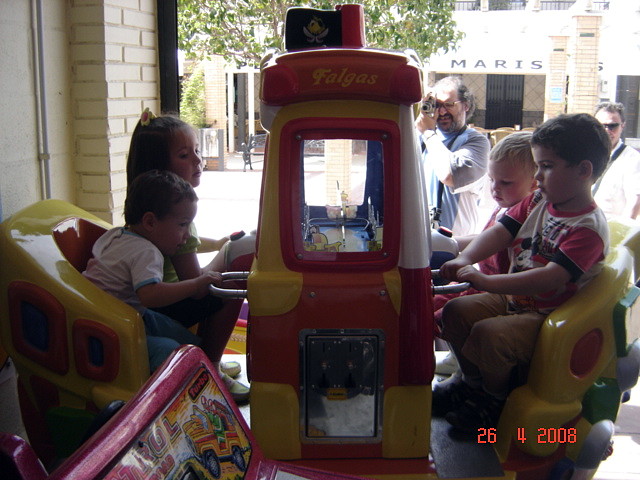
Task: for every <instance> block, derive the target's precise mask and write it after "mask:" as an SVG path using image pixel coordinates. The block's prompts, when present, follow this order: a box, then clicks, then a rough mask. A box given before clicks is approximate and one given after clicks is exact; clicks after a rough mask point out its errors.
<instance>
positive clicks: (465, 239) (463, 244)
mask: <svg viewBox="0 0 640 480" xmlns="http://www.w3.org/2000/svg"><path fill="white" fill-rule="evenodd" d="M477 236H478V235H477V234H473V235H461V236H459V237H454V239H455V241H456V242H457V243H458V249H459V250H460V251H462V250H464V249H465V248H467V247H468V246H469V244H470V243H471V241H472V240H473V239H474V238H476V237H477Z"/></svg>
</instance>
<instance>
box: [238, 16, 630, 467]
mask: <svg viewBox="0 0 640 480" xmlns="http://www.w3.org/2000/svg"><path fill="white" fill-rule="evenodd" d="M363 24H364V21H363V10H362V7H360V6H358V5H342V6H338V7H336V10H335V11H322V10H311V9H299V8H296V9H291V10H289V11H288V14H287V20H286V28H285V30H286V40H285V44H286V51H285V52H284V53H281V54H271V55H267V56H266V57H265V59H264V60H263V62H262V64H261V92H260V95H261V121H262V124H263V126H264V128H265V129H266V130H267V131H268V138H267V147H266V155H265V164H264V176H263V186H262V195H261V210H260V212H261V213H260V220H259V228H258V237H257V254H256V257H255V259H254V263H253V266H252V269H251V273H250V275H249V278H248V299H249V308H250V319H249V335H248V366H249V375H250V379H251V428H252V431H253V433H254V434H255V436H256V439H257V441H258V443H259V444H260V445H261V447H262V448H263V450H264V452H265V454H266V455H267V456H268V457H270V458H276V459H285V460H289V461H291V462H293V463H298V464H302V465H307V466H315V467H321V468H323V469H325V470H332V471H340V472H346V473H355V474H358V475H365V476H372V477H376V478H393V479H400V478H411V479H417V478H446V477H455V478H487V477H491V478H509V479H514V478H518V479H527V478H528V479H539V478H569V476H570V475H571V472H579V473H578V474H579V475H583V476H584V478H589V475H592V474H593V472H594V471H595V468H597V465H598V463H599V461H600V459H601V458H602V457H603V454H604V453H605V452H606V451H607V449H608V447H609V440H610V438H611V435H612V433H613V424H612V421H613V420H615V418H616V415H617V411H618V408H619V405H620V395H621V392H623V391H624V390H626V389H627V388H629V387H630V386H631V385H634V384H635V382H636V379H637V376H638V364H639V363H640V344H639V343H638V342H637V341H636V342H635V343H634V340H635V338H636V336H637V335H632V333H631V332H634V331H636V330H634V329H633V328H635V327H633V328H632V327H631V322H632V318H633V315H631V313H630V312H631V311H632V310H631V306H632V305H633V303H634V301H635V299H636V297H637V296H638V292H639V290H638V289H637V288H636V287H634V286H633V282H634V281H635V280H636V279H637V271H638V270H637V268H636V271H635V273H632V272H633V265H634V257H635V254H636V253H637V252H638V250H639V248H638V247H639V243H640V233H639V231H638V229H637V228H635V229H634V228H631V227H624V228H623V227H620V228H621V229H618V230H617V231H618V233H617V234H616V235H615V241H612V242H611V245H612V248H611V253H610V255H609V257H608V258H607V265H606V266H605V269H604V270H603V272H602V273H601V274H600V275H599V276H598V277H597V278H596V279H594V280H593V281H592V282H591V283H590V284H589V285H588V286H587V287H585V289H584V291H582V292H580V294H578V295H577V296H576V297H575V298H573V299H571V300H570V301H568V302H567V303H566V304H565V305H563V306H562V307H561V308H559V309H557V310H556V311H555V312H553V314H551V315H550V316H549V318H548V319H547V320H546V322H545V324H544V325H543V327H542V328H541V331H540V336H539V340H538V345H537V347H536V351H535V354H534V357H533V359H532V362H531V365H530V366H529V376H528V381H527V383H526V384H524V385H521V386H519V387H518V388H516V389H515V390H514V391H513V392H512V394H511V395H510V397H509V398H508V400H507V403H506V406H505V408H504V411H503V414H502V417H501V419H500V422H499V424H498V426H497V427H496V428H491V429H484V430H485V431H478V435H477V436H474V437H473V438H472V439H471V440H469V439H467V441H466V442H458V440H459V439H458V438H456V435H455V432H453V433H452V431H451V429H450V428H449V426H448V424H447V423H446V422H444V420H442V419H431V415H430V412H431V383H432V380H433V350H432V342H433V333H432V324H433V322H432V320H433V315H432V293H433V292H434V288H441V287H432V282H431V271H430V265H429V261H430V258H431V251H432V247H433V246H432V244H431V242H432V238H431V234H430V230H429V226H428V221H427V219H428V213H427V212H428V209H427V204H426V200H425V187H424V184H423V176H422V170H421V164H420V159H419V152H418V148H417V141H416V136H415V133H414V128H413V120H414V117H413V110H412V104H414V103H416V102H418V101H419V100H420V98H421V92H422V85H421V80H422V79H421V74H420V69H419V65H418V63H417V61H416V60H415V57H414V56H413V55H411V54H400V53H390V52H386V51H379V50H374V49H369V48H366V47H365V40H364V28H363ZM635 263H637V261H636V262H635ZM630 280H632V281H630ZM481 430H482V429H481ZM430 450H431V453H432V458H429V452H430ZM573 478H577V477H573ZM580 478H582V477H580Z"/></svg>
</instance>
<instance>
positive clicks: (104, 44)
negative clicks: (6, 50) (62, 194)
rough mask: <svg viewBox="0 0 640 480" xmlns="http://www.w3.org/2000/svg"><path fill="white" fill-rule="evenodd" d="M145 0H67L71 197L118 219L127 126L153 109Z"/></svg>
mask: <svg viewBox="0 0 640 480" xmlns="http://www.w3.org/2000/svg"><path fill="white" fill-rule="evenodd" d="M155 5H156V4H155V1H151V0H72V1H71V7H70V24H71V65H72V85H71V88H72V95H71V99H72V103H73V115H74V120H73V121H74V126H73V130H74V146H75V160H76V161H75V166H76V167H75V172H76V175H77V177H78V195H77V204H78V206H80V207H81V208H84V209H85V210H88V211H90V212H92V213H94V214H96V215H98V216H99V217H101V218H104V219H105V220H107V221H109V222H111V223H114V224H121V223H122V211H123V207H124V199H125V196H126V183H127V182H126V160H127V152H128V151H129V143H130V139H131V133H132V132H133V129H134V128H135V125H136V123H137V121H138V118H139V116H140V113H141V112H142V110H143V109H144V108H145V107H149V108H151V109H152V111H154V112H156V113H157V112H158V108H159V89H158V53H157V35H156V11H155V9H156V7H155Z"/></svg>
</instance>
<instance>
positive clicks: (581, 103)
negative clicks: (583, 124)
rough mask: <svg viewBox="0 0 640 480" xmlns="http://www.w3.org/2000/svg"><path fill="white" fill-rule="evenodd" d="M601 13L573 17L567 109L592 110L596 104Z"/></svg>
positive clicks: (574, 110) (573, 110)
mask: <svg viewBox="0 0 640 480" xmlns="http://www.w3.org/2000/svg"><path fill="white" fill-rule="evenodd" d="M601 23H602V17H601V16H600V15H597V14H594V15H577V16H575V17H573V24H574V28H575V30H574V35H573V36H572V37H571V42H570V44H569V52H570V55H569V62H568V65H567V67H568V68H567V70H568V72H569V78H570V81H569V94H568V96H567V112H569V113H579V112H588V113H592V112H593V108H594V107H595V105H596V104H597V103H598V99H599V96H598V51H599V45H600V24H601Z"/></svg>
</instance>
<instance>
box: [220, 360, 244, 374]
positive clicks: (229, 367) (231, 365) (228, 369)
mask: <svg viewBox="0 0 640 480" xmlns="http://www.w3.org/2000/svg"><path fill="white" fill-rule="evenodd" d="M220 371H221V372H222V373H226V374H227V375H229V376H230V377H231V378H236V377H237V376H238V375H240V372H241V371H242V366H241V365H240V364H239V363H238V362H234V361H230V362H220Z"/></svg>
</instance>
